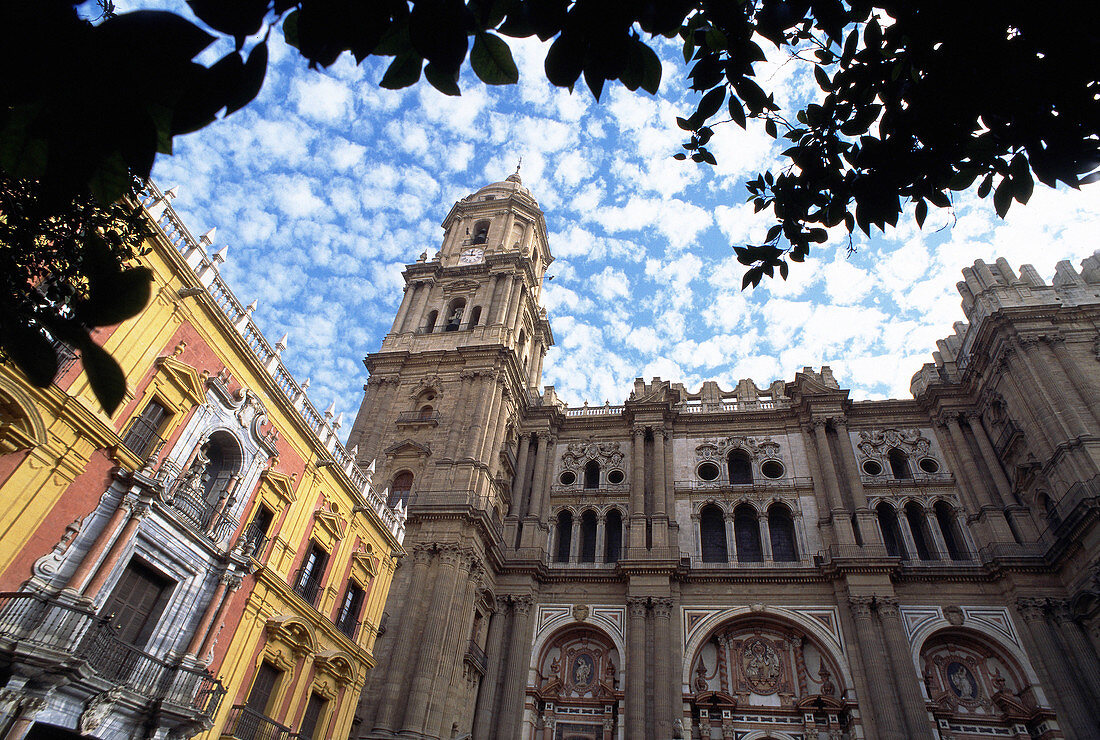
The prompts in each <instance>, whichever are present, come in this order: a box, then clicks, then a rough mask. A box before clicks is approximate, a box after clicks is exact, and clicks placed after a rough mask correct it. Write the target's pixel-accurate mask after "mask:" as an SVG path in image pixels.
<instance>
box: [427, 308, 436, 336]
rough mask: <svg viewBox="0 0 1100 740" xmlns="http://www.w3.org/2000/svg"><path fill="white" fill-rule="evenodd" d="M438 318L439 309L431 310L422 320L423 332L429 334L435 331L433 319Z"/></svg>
mask: <svg viewBox="0 0 1100 740" xmlns="http://www.w3.org/2000/svg"><path fill="white" fill-rule="evenodd" d="M438 318H439V311H431V312H429V313H428V318H427V319H426V320H425V321H424V333H425V334H431V333H432V332H433V331H435V321H436V319H438Z"/></svg>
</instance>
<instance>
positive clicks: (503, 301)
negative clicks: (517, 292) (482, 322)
mask: <svg viewBox="0 0 1100 740" xmlns="http://www.w3.org/2000/svg"><path fill="white" fill-rule="evenodd" d="M497 282H498V284H499V288H500V300H499V301H498V302H497V304H496V305H495V306H494V307H493V308H494V312H493V323H494V324H503V323H504V319H505V317H506V316H507V315H508V304H509V303H510V301H511V298H512V283H514V282H516V277H515V276H514V275H498V276H497Z"/></svg>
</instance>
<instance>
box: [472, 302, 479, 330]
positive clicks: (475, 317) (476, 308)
mask: <svg viewBox="0 0 1100 740" xmlns="http://www.w3.org/2000/svg"><path fill="white" fill-rule="evenodd" d="M479 321H481V306H474V310H473V311H471V312H470V327H471V328H473V327H475V326H477V324H478V322H479Z"/></svg>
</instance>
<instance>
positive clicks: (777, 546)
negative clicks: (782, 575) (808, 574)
mask: <svg viewBox="0 0 1100 740" xmlns="http://www.w3.org/2000/svg"><path fill="white" fill-rule="evenodd" d="M768 535H769V537H770V538H771V541H772V559H773V560H775V561H776V562H780V563H793V562H797V561H798V544H797V542H796V540H795V536H794V520H793V519H791V512H790V511H789V510H788V509H787V507H786V506H783V505H781V504H772V506H771V508H770V509H768Z"/></svg>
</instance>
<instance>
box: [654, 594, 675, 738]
mask: <svg viewBox="0 0 1100 740" xmlns="http://www.w3.org/2000/svg"><path fill="white" fill-rule="evenodd" d="M653 617H654V621H653V628H654V632H653V653H654V656H655V657H654V661H655V662H656V664H657V665H655V666H654V669H655V675H654V682H655V683H656V688H655V690H654V692H653V693H654V694H655V696H654V697H653V702H654V712H653V716H654V719H655V720H656V723H657V737H659V738H666V737H672V717H673V708H672V707H671V706H669V704H668V696H669V689H668V686H669V683H670V682H671V681H672V680H674V679H673V677H672V676H671V675H670V669H671V668H672V649H671V647H670V645H671V636H672V635H671V633H672V599H670V598H668V597H664V596H662V597H658V598H655V599H653ZM675 680H676V681H679V680H680V676H679V671H676V676H675Z"/></svg>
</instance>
